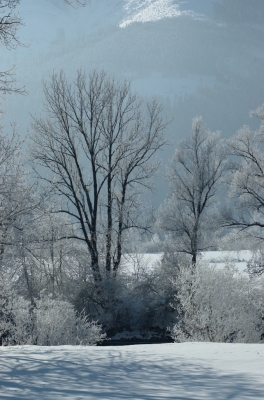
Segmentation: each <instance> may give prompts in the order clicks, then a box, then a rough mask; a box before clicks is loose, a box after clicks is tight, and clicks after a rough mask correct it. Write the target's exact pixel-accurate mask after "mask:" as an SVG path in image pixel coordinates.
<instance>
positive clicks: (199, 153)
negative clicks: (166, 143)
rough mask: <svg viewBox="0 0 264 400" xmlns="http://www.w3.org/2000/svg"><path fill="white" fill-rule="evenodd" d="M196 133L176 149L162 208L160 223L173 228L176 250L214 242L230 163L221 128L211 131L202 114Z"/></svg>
mask: <svg viewBox="0 0 264 400" xmlns="http://www.w3.org/2000/svg"><path fill="white" fill-rule="evenodd" d="M192 129H193V134H192V136H191V138H190V139H186V140H184V141H182V142H181V143H180V144H179V146H178V148H177V149H176V151H175V154H174V157H173V159H172V162H171V166H170V170H169V173H168V179H169V182H170V186H171V189H170V196H169V198H168V199H167V201H166V202H165V204H164V205H163V206H162V207H161V208H160V210H159V215H158V224H159V226H160V227H161V228H163V229H164V230H165V231H167V232H169V233H170V235H171V238H172V241H173V243H174V246H173V251H174V252H175V251H176V252H181V253H186V254H190V255H191V256H192V262H193V264H195V263H196V260H197V254H198V253H199V252H201V251H204V250H208V249H210V248H211V247H212V246H213V245H214V234H215V229H216V228H217V224H216V218H215V215H214V214H215V213H214V211H215V208H214V206H215V205H216V202H217V194H218V192H219V190H220V188H221V182H222V178H223V175H224V171H225V165H226V151H225V146H224V144H223V141H222V140H221V139H220V133H219V132H210V131H209V130H207V129H206V128H205V126H204V124H203V121H202V118H201V117H197V118H194V119H193V124H192Z"/></svg>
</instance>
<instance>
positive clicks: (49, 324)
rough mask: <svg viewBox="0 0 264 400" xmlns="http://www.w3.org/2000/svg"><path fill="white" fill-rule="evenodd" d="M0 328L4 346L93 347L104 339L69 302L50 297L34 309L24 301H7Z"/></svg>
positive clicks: (17, 298) (15, 298) (91, 322)
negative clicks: (4, 334) (3, 332)
mask: <svg viewBox="0 0 264 400" xmlns="http://www.w3.org/2000/svg"><path fill="white" fill-rule="evenodd" d="M5 317H6V318H5ZM2 327H3V328H5V330H6V332H7V335H6V337H4V338H3V344H4V345H12V344H20V345H21V344H34V345H39V346H59V345H66V344H71V345H78V344H80V345H94V344H96V343H97V342H99V341H100V340H102V339H104V338H105V335H104V334H102V331H101V326H100V325H98V324H97V323H96V322H94V321H89V320H88V317H87V316H85V315H84V314H83V313H80V314H79V315H77V314H76V312H75V310H74V307H73V306H72V305H71V304H70V303H69V302H67V301H64V300H60V299H56V300H55V299H52V298H51V297H49V296H42V297H40V299H38V300H36V302H35V307H32V306H31V304H30V302H29V301H27V300H25V299H24V298H23V297H17V296H15V297H13V298H10V299H9V301H8V304H7V305H6V308H5V314H4V315H3V316H2Z"/></svg>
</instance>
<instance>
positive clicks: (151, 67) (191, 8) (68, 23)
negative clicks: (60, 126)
mask: <svg viewBox="0 0 264 400" xmlns="http://www.w3.org/2000/svg"><path fill="white" fill-rule="evenodd" d="M230 3H232V6H231V5H230ZM238 3H239V4H238ZM236 10H238V11H239V12H238V14H236V12H235V11H236ZM19 12H20V15H21V17H22V18H23V20H24V22H25V26H24V27H23V28H22V29H21V35H20V38H21V40H22V42H23V43H25V44H29V45H30V46H29V47H22V48H17V49H16V50H13V51H7V50H5V49H3V51H2V53H1V56H0V61H1V64H2V66H3V67H4V68H8V67H10V66H11V65H12V64H16V65H17V78H18V80H19V82H20V84H21V85H25V86H26V88H27V90H28V92H29V94H28V96H27V97H23V98H21V96H16V97H15V96H12V97H9V98H7V99H6V101H5V103H4V106H3V107H4V109H5V110H6V112H7V113H8V117H7V118H6V120H5V123H6V125H7V126H8V122H9V121H11V120H16V122H17V123H18V124H19V125H20V133H21V135H24V134H25V133H26V131H27V129H29V128H30V117H29V113H32V114H39V113H40V112H41V109H42V100H43V96H42V80H43V79H47V78H48V77H49V76H50V75H51V74H52V72H53V71H55V72H57V71H60V69H64V70H65V72H66V74H67V76H68V77H69V79H73V78H74V76H75V74H76V71H77V69H80V68H82V69H83V70H84V71H87V73H88V72H89V71H91V70H93V69H105V70H106V71H107V72H109V73H111V74H113V75H115V76H116V77H117V78H118V79H124V78H127V79H129V80H131V82H132V88H133V89H135V90H136V91H137V92H139V93H140V94H141V95H142V96H144V97H145V98H150V97H152V96H156V97H157V98H158V99H159V101H160V102H161V103H162V104H163V107H164V116H165V117H166V118H168V119H172V118H173V121H172V123H171V124H170V126H169V128H168V130H167V137H168V140H169V142H170V144H172V145H170V146H168V147H167V148H166V149H165V150H164V151H163V153H162V154H161V157H162V158H163V159H164V160H166V161H167V160H168V157H169V156H170V155H171V153H172V151H173V149H174V147H175V146H176V144H177V142H178V141H179V140H180V139H181V138H183V137H186V136H188V135H189V133H190V131H191V119H192V118H193V117H194V116H196V115H202V116H203V118H204V121H205V122H206V123H207V124H208V126H209V127H210V129H212V130H217V129H219V130H221V131H222V133H223V137H229V136H231V135H232V134H234V133H235V131H236V130H237V129H239V128H240V127H241V126H242V125H244V124H251V125H252V126H253V127H254V124H255V122H254V120H249V116H248V113H249V111H250V110H252V109H255V108H256V107H257V106H258V105H260V104H261V103H263V93H264V92H263V82H264V79H263V78H264V68H263V61H264V40H263V39H264V37H263V36H264V29H263V12H264V3H263V1H261V0H260V1H259V0H253V1H252V0H243V1H232V2H230V1H225V0H222V1H213V0H200V1H199V2H198V1H197V0H195V1H194V0H192V1H191V0H189V1H185V2H183V1H174V0H120V1H118V0H112V1H110V0H100V1H99V2H98V1H94V0H91V2H90V4H89V5H88V6H87V7H86V8H79V9H73V8H71V7H69V6H67V5H66V4H64V3H62V1H60V0H37V1H36V0H27V1H22V2H21V4H20V8H19ZM256 126H257V125H256ZM161 180H163V178H162V179H161ZM158 186H159V187H160V186H161V187H162V190H160V192H162V195H160V196H158V198H157V199H155V204H158V203H160V201H161V200H162V198H163V197H164V195H165V192H166V190H167V189H165V187H166V186H164V185H163V184H162V182H159V183H158Z"/></svg>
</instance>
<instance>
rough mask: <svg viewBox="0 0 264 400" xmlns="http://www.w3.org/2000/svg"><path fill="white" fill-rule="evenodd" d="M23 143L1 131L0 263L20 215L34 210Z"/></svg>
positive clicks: (14, 136) (14, 135)
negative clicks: (25, 167) (23, 157)
mask: <svg viewBox="0 0 264 400" xmlns="http://www.w3.org/2000/svg"><path fill="white" fill-rule="evenodd" d="M21 146H22V143H21V142H20V141H19V139H18V138H17V135H16V132H14V134H13V135H12V137H11V138H8V137H6V136H4V135H2V134H1V130H0V260H2V257H3V254H4V250H5V247H6V245H10V244H11V243H12V241H11V240H10V237H9V233H10V230H11V229H12V227H14V226H15V225H16V222H18V219H19V217H20V216H21V215H24V214H26V213H28V212H30V210H31V209H32V207H33V203H32V201H31V200H32V188H33V186H34V184H33V186H31V187H30V186H29V185H28V182H27V181H28V180H27V174H26V171H25V169H24V167H23V163H22V160H21Z"/></svg>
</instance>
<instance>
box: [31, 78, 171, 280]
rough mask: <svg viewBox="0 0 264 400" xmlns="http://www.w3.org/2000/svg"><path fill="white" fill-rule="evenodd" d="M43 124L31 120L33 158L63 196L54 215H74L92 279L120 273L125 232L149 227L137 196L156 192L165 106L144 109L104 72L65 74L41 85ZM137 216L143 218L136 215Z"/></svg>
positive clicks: (126, 87) (53, 188)
mask: <svg viewBox="0 0 264 400" xmlns="http://www.w3.org/2000/svg"><path fill="white" fill-rule="evenodd" d="M44 93H45V98H46V102H45V110H46V114H47V117H46V118H45V119H38V118H35V119H34V124H33V134H32V141H33V143H34V145H33V148H32V155H33V158H34V160H35V167H36V169H37V166H40V167H45V168H46V172H45V173H43V169H42V170H41V169H39V170H38V171H39V176H40V177H41V178H42V179H43V180H45V181H46V183H47V184H48V187H50V189H51V191H52V192H53V194H54V195H55V196H58V197H59V198H60V199H61V205H60V207H58V209H57V211H58V212H62V213H66V214H68V215H69V216H71V217H72V218H73V220H74V221H75V223H76V224H77V226H78V229H79V234H78V235H74V238H75V239H77V240H81V241H84V242H85V243H86V245H87V248H88V251H89V254H90V258H91V260H90V262H91V267H92V271H93V276H94V281H95V282H100V281H102V279H103V278H104V276H108V277H110V276H115V275H116V273H117V271H118V268H119V266H120V262H121V256H122V250H123V240H124V236H125V232H126V231H127V230H129V229H130V228H139V229H144V228H146V226H145V225H144V224H143V218H142V214H140V211H139V210H140V208H139V207H140V202H139V196H140V193H141V192H142V190H143V189H149V188H151V183H150V178H151V177H152V176H153V174H154V173H155V171H156V170H157V167H158V163H157V161H156V159H154V157H153V156H154V155H155V153H156V152H157V151H158V150H159V149H160V148H161V147H162V146H163V144H164V137H163V130H164V126H165V124H163V123H162V120H161V117H160V114H161V108H160V106H159V105H158V104H157V103H156V102H155V101H153V102H152V103H150V104H148V105H147V106H146V111H145V115H144V114H143V109H142V107H143V104H142V102H141V100H140V99H139V97H138V96H137V95H136V94H133V93H132V92H131V90H130V85H129V83H128V82H124V83H118V82H116V81H115V80H114V79H111V78H110V77H108V76H107V75H106V74H105V73H104V72H101V73H97V72H93V73H91V74H90V75H89V76H88V77H86V75H85V74H84V73H83V72H78V75H77V79H76V81H75V82H74V85H71V84H70V83H68V82H67V80H66V77H65V75H64V73H63V72H61V73H60V74H59V75H56V74H54V75H53V76H52V78H51V82H50V83H46V84H45V85H44ZM138 217H140V218H138Z"/></svg>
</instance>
